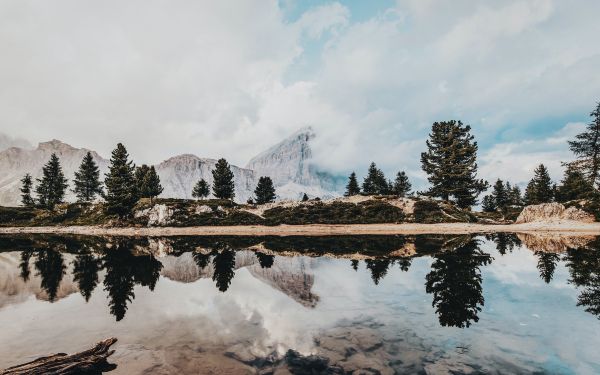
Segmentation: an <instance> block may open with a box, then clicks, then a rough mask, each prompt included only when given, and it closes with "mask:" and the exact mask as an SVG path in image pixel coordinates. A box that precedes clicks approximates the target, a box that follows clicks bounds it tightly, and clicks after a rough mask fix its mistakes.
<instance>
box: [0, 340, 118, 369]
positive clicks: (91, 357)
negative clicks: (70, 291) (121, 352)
mask: <svg viewBox="0 0 600 375" xmlns="http://www.w3.org/2000/svg"><path fill="white" fill-rule="evenodd" d="M115 342H117V339H116V338H115V337H111V338H109V339H106V340H103V341H100V342H99V343H97V344H96V346H94V347H93V348H91V349H88V350H85V351H83V352H80V353H76V354H72V355H68V354H65V353H58V354H53V355H50V356H47V357H41V358H38V359H36V360H34V361H31V362H28V363H24V364H22V365H17V366H13V367H9V368H7V369H5V370H0V375H24V374H54V375H63V374H101V373H102V372H104V371H111V370H114V369H115V368H116V365H113V364H110V363H108V362H107V358H108V357H109V356H111V355H112V354H113V353H114V352H115V351H114V350H109V348H110V347H111V345H113V344H114V343H115Z"/></svg>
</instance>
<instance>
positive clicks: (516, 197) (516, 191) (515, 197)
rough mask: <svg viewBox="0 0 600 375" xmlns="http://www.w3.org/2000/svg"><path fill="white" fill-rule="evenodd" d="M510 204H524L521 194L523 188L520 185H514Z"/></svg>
mask: <svg viewBox="0 0 600 375" xmlns="http://www.w3.org/2000/svg"><path fill="white" fill-rule="evenodd" d="M510 204H511V205H512V206H517V207H519V206H522V205H523V197H522V196H521V189H520V188H519V187H518V186H516V185H515V186H513V188H512V189H511V191H510Z"/></svg>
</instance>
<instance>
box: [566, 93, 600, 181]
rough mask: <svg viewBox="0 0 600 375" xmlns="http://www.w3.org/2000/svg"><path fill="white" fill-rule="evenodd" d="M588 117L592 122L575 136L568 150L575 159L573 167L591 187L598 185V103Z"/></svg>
mask: <svg viewBox="0 0 600 375" xmlns="http://www.w3.org/2000/svg"><path fill="white" fill-rule="evenodd" d="M590 116H592V122H590V123H589V124H588V125H587V128H586V131H584V132H583V133H580V134H578V135H576V136H575V140H574V141H569V148H570V149H571V151H572V152H573V153H574V154H575V156H576V157H577V161H575V162H574V163H573V164H574V166H576V167H577V168H578V169H579V170H581V171H582V172H583V173H584V174H585V176H586V177H587V179H588V181H589V182H590V183H591V184H592V185H596V186H597V185H598V184H599V183H600V103H598V106H597V107H596V109H595V110H594V111H593V112H592V113H590Z"/></svg>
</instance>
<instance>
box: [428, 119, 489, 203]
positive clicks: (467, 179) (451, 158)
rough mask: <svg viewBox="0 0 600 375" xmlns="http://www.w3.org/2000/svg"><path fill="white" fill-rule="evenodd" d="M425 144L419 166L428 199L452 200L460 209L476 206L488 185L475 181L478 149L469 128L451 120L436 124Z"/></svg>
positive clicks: (482, 181) (481, 181)
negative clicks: (424, 179)
mask: <svg viewBox="0 0 600 375" xmlns="http://www.w3.org/2000/svg"><path fill="white" fill-rule="evenodd" d="M426 144H427V151H426V152H423V153H422V154H421V165H422V168H423V171H425V173H427V174H428V178H427V179H428V181H429V183H430V184H431V185H432V186H431V188H430V189H429V191H428V192H427V195H429V196H432V197H439V198H442V199H444V200H450V198H453V199H454V200H455V201H456V203H457V205H458V206H459V207H461V208H468V207H471V206H473V205H475V204H477V196H478V195H479V194H480V193H481V192H483V191H485V190H486V189H487V188H488V184H487V182H485V181H484V180H478V179H477V178H476V175H477V149H478V147H477V142H475V141H474V137H473V136H472V135H471V127H470V126H469V125H466V126H463V124H462V122H460V121H458V122H457V121H454V120H452V121H444V122H435V123H434V124H433V126H432V128H431V133H430V134H429V139H428V140H427V143H426Z"/></svg>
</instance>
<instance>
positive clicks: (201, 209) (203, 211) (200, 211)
mask: <svg viewBox="0 0 600 375" xmlns="http://www.w3.org/2000/svg"><path fill="white" fill-rule="evenodd" d="M194 212H195V213H196V214H209V213H212V208H210V207H209V206H207V205H205V204H203V205H202V206H196V210H195V211H194Z"/></svg>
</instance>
